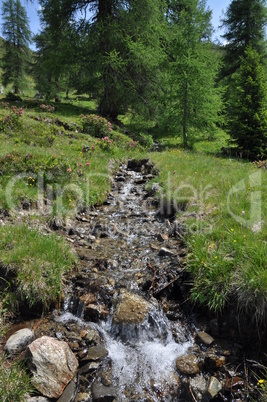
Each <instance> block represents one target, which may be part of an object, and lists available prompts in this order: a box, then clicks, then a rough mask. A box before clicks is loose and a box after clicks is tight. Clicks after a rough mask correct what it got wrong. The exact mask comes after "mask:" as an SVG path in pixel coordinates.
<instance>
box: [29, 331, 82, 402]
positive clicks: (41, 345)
mask: <svg viewBox="0 0 267 402" xmlns="http://www.w3.org/2000/svg"><path fill="white" fill-rule="evenodd" d="M25 359H26V361H27V364H28V366H29V369H30V371H31V373H32V375H33V379H32V384H33V386H34V387H35V388H36V389H37V390H38V391H39V392H40V393H41V394H42V395H44V396H47V397H48V398H59V397H60V395H61V394H62V392H63V391H64V389H65V387H66V386H67V384H68V383H69V382H70V381H71V380H72V378H73V377H74V376H75V374H76V372H77V368H78V361H77V359H76V357H75V355H74V354H73V352H72V351H71V350H70V348H69V346H68V344H67V343H66V342H64V341H58V340H57V339H55V338H51V337H48V336H43V337H41V338H39V339H36V340H35V341H34V342H32V343H31V344H30V345H29V346H28V348H27V349H26V353H25Z"/></svg>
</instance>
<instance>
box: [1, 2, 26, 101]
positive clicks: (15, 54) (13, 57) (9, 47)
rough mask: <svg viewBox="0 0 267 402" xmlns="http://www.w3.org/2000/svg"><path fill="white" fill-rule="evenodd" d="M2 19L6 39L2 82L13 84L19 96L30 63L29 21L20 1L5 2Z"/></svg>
mask: <svg viewBox="0 0 267 402" xmlns="http://www.w3.org/2000/svg"><path fill="white" fill-rule="evenodd" d="M2 18H3V21H4V22H3V24H2V34H3V37H4V39H5V42H4V49H5V52H4V56H3V58H2V66H3V67H2V68H3V75H2V82H3V85H5V86H6V85H8V84H13V86H14V92H15V93H16V94H17V93H19V90H20V89H21V88H22V87H23V83H24V81H25V73H26V69H27V65H28V61H29V48H28V45H29V43H30V38H31V32H30V29H29V21H28V18H27V14H26V10H25V8H24V7H23V6H22V5H21V2H20V0H5V1H3V4H2Z"/></svg>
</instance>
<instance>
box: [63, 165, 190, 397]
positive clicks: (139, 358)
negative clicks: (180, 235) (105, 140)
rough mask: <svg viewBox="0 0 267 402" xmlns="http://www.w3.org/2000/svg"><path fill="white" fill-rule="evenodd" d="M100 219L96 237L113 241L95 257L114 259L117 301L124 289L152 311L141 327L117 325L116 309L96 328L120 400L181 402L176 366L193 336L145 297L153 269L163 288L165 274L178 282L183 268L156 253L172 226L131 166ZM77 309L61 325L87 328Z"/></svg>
mask: <svg viewBox="0 0 267 402" xmlns="http://www.w3.org/2000/svg"><path fill="white" fill-rule="evenodd" d="M152 204H153V203H152ZM97 213H98V218H97V219H98V221H97V223H96V225H95V227H94V232H95V233H96V232H97V229H99V228H100V230H101V231H102V232H104V233H107V235H105V237H104V236H103V238H102V239H101V241H100V242H99V243H98V244H97V247H96V249H95V255H97V256H99V255H103V256H105V258H107V259H108V262H107V268H108V269H107V273H106V272H105V275H106V276H107V277H108V280H109V282H111V283H113V284H114V289H115V292H114V294H113V299H116V297H119V295H120V292H121V291H122V289H123V290H124V291H127V292H130V294H138V295H141V296H142V297H144V300H146V301H147V302H149V306H150V307H149V312H148V314H147V315H146V317H145V318H144V319H143V321H142V322H140V323H127V322H126V323H124V322H122V323H119V324H118V323H115V322H114V319H113V310H114V308H115V307H114V306H112V308H111V312H110V314H109V316H108V317H107V318H105V319H102V320H96V322H95V323H93V324H92V322H90V326H91V327H92V325H93V327H94V328H95V329H96V330H97V331H98V332H99V333H100V334H101V336H102V337H103V339H104V343H105V347H106V349H107V350H108V357H109V359H110V361H111V362H112V363H111V365H112V384H113V386H115V388H116V400H117V401H118V402H122V401H129V400H135V401H136V400H138V401H155V402H160V401H165V402H168V401H173V402H174V401H179V397H178V394H179V392H178V389H179V377H178V375H177V371H176V369H175V361H176V359H177V357H178V356H180V355H182V354H184V353H185V352H186V351H187V350H188V348H189V347H190V346H192V344H193V340H192V336H191V334H190V332H188V329H186V327H185V325H184V324H183V323H181V322H179V321H176V322H169V320H168V318H167V317H166V316H165V315H164V313H163V311H162V309H161V308H160V307H159V303H158V301H157V300H156V299H155V298H154V297H153V293H152V294H151V293H148V292H147V291H144V288H147V287H148V285H146V276H147V277H149V278H150V281H149V284H150V286H151V284H152V283H153V280H151V278H152V277H153V272H151V270H150V272H149V269H148V267H147V264H150V266H151V265H153V266H154V267H157V269H158V272H159V273H160V272H162V283H160V279H158V281H159V283H160V285H161V286H164V284H165V282H166V278H165V277H164V275H163V273H166V272H168V273H169V275H170V277H169V279H172V276H171V275H174V274H175V271H176V270H177V269H178V268H179V261H178V260H177V258H176V257H171V256H160V255H159V250H158V249H153V248H151V243H153V241H154V242H155V241H156V240H155V239H156V236H157V235H158V234H162V233H166V231H167V228H168V225H169V222H167V223H166V220H165V219H163V218H162V217H160V215H159V214H158V211H157V209H156V208H155V207H154V206H153V205H151V198H149V197H148V194H147V193H146V192H145V182H144V180H143V174H141V173H138V172H135V171H129V170H127V168H126V166H122V167H121V169H120V172H119V173H118V176H117V178H115V181H114V184H113V189H112V192H111V194H110V196H109V197H108V199H107V202H106V205H105V206H103V207H100V208H99V209H98V210H97ZM99 219H100V222H99ZM100 237H101V236H100ZM167 245H168V246H169V247H172V249H173V250H174V249H175V247H176V248H177V247H178V244H176V240H175V239H172V240H171V241H170V242H169V243H168V244H167ZM164 246H165V244H164ZM159 247H160V245H159ZM174 255H175V253H174ZM92 264H93V263H92V262H88V266H85V270H86V269H87V270H88V273H89V272H90V269H91V266H92ZM103 275H104V274H103ZM72 300H73V299H72ZM72 307H73V306H72V305H71V303H70V301H69V300H68V303H66V304H65V307H64V308H63V310H62V312H61V315H60V316H59V317H58V318H57V320H58V321H62V322H65V323H66V322H71V321H75V320H77V322H79V324H80V325H81V324H82V325H83V326H85V327H86V325H87V324H88V323H87V322H86V320H84V319H83V308H82V305H81V304H78V307H77V306H76V307H75V309H73V308H72ZM73 310H75V311H74V312H75V315H76V317H75V316H74V315H73V314H72V313H73ZM174 334H175V337H174Z"/></svg>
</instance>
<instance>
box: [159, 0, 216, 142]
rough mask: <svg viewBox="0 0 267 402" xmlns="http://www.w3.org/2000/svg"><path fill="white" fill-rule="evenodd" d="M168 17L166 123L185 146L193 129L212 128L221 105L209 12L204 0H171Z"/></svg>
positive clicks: (192, 139) (193, 134) (191, 135)
mask: <svg viewBox="0 0 267 402" xmlns="http://www.w3.org/2000/svg"><path fill="white" fill-rule="evenodd" d="M168 20H169V25H170V38H171V40H170V44H169V48H168V52H169V74H168V80H167V87H168V90H167V96H168V102H167V104H166V114H167V116H168V122H169V123H168V124H169V125H170V124H172V127H173V129H174V130H175V131H176V132H178V135H180V136H182V140H183V146H184V147H188V146H190V145H191V143H192V142H193V141H194V137H195V136H196V135H195V133H196V131H197V130H198V131H199V129H201V130H202V131H203V130H210V129H211V128H212V127H213V125H214V124H215V122H216V120H217V119H218V112H219V110H220V108H221V106H222V105H221V96H220V93H219V90H218V89H217V88H216V85H215V81H216V75H217V72H218V58H217V55H216V52H215V51H214V49H213V47H212V43H211V39H210V38H211V32H212V26H211V22H210V20H211V12H210V11H209V10H207V9H206V2H205V1H198V0H187V1H179V0H172V1H170V2H169V9H168ZM170 122H171V123H170Z"/></svg>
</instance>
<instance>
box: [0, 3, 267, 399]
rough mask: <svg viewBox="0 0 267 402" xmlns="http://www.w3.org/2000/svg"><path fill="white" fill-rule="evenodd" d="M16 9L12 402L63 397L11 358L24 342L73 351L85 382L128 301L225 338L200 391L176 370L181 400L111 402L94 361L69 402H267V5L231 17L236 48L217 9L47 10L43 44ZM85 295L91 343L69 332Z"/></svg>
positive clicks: (4, 247) (128, 6)
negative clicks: (63, 318)
mask: <svg viewBox="0 0 267 402" xmlns="http://www.w3.org/2000/svg"><path fill="white" fill-rule="evenodd" d="M28 1H29V2H30V0H28ZM1 4H2V5H1V11H0V12H1V17H2V20H1V21H2V25H1V33H0V35H1V37H0V89H1V90H0V142H1V148H0V356H1V357H0V394H1V395H2V398H3V402H11V401H14V402H20V401H22V402H25V401H26V400H27V402H28V401H29V402H30V401H31V402H34V401H36V399H34V398H35V397H36V398H38V397H39V396H40V395H42V396H43V397H48V398H51V399H47V400H49V401H50V400H51V401H55V400H57V398H58V396H55V395H53V396H49V395H48V394H46V393H45V390H43V391H42V392H41V391H40V389H39V388H38V385H36V384H35V385H34V386H33V385H32V384H33V383H32V382H31V381H32V374H31V376H29V370H28V369H26V368H25V367H24V363H22V361H21V356H22V355H21V354H19V355H18V354H15V355H14V356H13V355H12V354H11V355H10V356H6V355H5V353H3V351H5V349H4V348H5V347H6V346H5V344H6V341H7V338H8V336H9V334H10V333H11V332H12V329H14V328H17V327H16V325H20V324H21V323H22V324H24V323H27V325H31V328H34V330H35V332H36V334H37V335H36V337H37V338H39V337H41V335H43V334H46V335H47V334H49V335H51V334H52V336H51V337H52V338H53V337H54V338H55V337H58V339H61V340H66V341H67V342H68V344H69V345H70V347H71V349H72V351H73V353H74V354H75V356H76V358H77V361H78V362H79V367H80V369H79V370H82V369H83V368H84V367H85V366H84V360H83V359H84V355H83V353H85V352H84V350H85V349H84V348H85V346H84V345H85V344H86V342H87V344H86V345H87V346H86V348H87V347H88V345H89V349H90V348H91V347H99V346H101V347H102V346H103V344H102V343H101V342H102V341H103V340H102V337H103V336H102V335H103V333H104V331H105V330H106V326H105V325H104V324H103V322H104V321H105V320H106V318H107V315H108V314H112V311H113V308H114V310H115V307H116V303H117V299H118V294H119V295H120V296H121V298H122V299H123V297H124V296H123V295H124V292H125V291H126V290H127V291H128V289H131V291H132V290H133V289H134V290H133V294H132V296H133V295H134V296H133V300H131V298H130V299H129V300H128V303H129V304H130V305H131V303H133V305H136V306H137V307H138V306H139V303H140V305H141V307H142V309H144V310H145V311H146V308H148V307H147V303H150V304H151V305H153V306H154V307H155V303H158V305H159V306H160V308H162V310H163V311H164V314H165V315H166V316H167V317H169V318H170V321H171V322H172V324H173V323H174V322H175V323H177V322H178V321H179V319H180V316H183V314H185V315H186V316H187V318H186V319H184V328H183V331H185V332H186V330H187V329H186V328H187V327H186V325H187V324H188V323H189V322H190V323H191V324H192V322H193V324H192V326H191V327H190V330H188V331H189V332H190V331H192V333H193V335H192V338H193V339H194V340H195V339H198V332H196V327H198V328H200V332H203V331H206V330H207V332H209V331H210V332H211V334H212V336H214V338H215V340H216V343H215V346H214V348H213V346H212V347H211V348H210V345H208V346H207V344H206V345H204V346H203V345H202V346H199V345H194V348H195V349H194V350H193V354H194V353H195V351H196V350H197V351H198V353H199V356H202V357H199V356H198V358H199V359H200V360H199V366H200V370H201V375H199V376H198V374H197V375H195V374H196V373H194V374H193V375H192V373H185V374H184V373H182V374H181V373H180V372H179V369H178V373H179V376H180V380H179V381H178V383H179V384H180V381H181V388H182V390H181V391H179V392H180V393H179V397H178V396H177V395H178V394H177V392H176V391H175V392H176V394H177V395H176V394H175V395H176V397H175V398H176V399H175V398H174V397H172V396H170V395H171V392H172V390H171V387H170V388H168V387H167V386H166V384H165V385H163V386H162V388H161V390H162V394H161V393H160V391H159V390H156V391H155V389H156V387H154V388H153V386H151V389H150V386H146V387H147V388H146V390H145V392H147V394H145V396H143V399H138V397H140V396H138V395H139V394H138V392H137V391H136V390H132V389H130V388H129V389H128V388H127V385H124V386H123V387H124V388H123V391H122V392H123V393H124V392H125V395H126V397H125V398H126V399H119V398H118V399H114V398H115V396H114V395H113V394H112V395H111V396H110V394H109V392H110V389H113V385H114V387H115V388H116V387H117V385H116V384H117V383H116V381H117V380H116V379H114V378H115V377H116V376H115V377H114V378H113V377H112V378H113V380H112V384H113V385H112V386H111V387H110V385H109V386H106V385H105V386H104V388H105V387H106V388H105V389H106V392H107V394H106V395H101V396H98V393H97V392H98V391H99V390H95V389H94V385H93V384H96V385H97V384H98V379H99V378H100V377H101V375H102V377H104V376H105V375H104V374H103V373H104V372H103V371H101V370H102V369H103V367H104V368H105V369H106V368H107V367H108V364H109V363H108V362H106V361H105V360H103V361H104V362H106V363H103V362H102V361H101V364H100V363H99V362H98V361H97V363H95V362H94V363H93V365H94V364H96V365H97V364H99V367H98V368H97V369H95V368H93V369H91V368H90V369H88V370H89V371H90V373H89V374H90V376H91V377H90V381H89V380H88V378H87V379H86V378H85V377H84V376H85V374H84V372H81V379H80V383H79V381H78V380H77V389H76V391H75V392H76V394H77V396H76V397H75V395H74V396H73V399H68V397H66V398H67V399H66V401H68V402H69V401H70V400H73V401H74V400H75V401H79V402H80V401H81V402H82V401H84V402H87V401H100V400H101V401H106V400H107V401H111V400H112V401H113V400H114V401H115V400H118V401H119V402H120V401H121V400H123V401H127V400H140V401H141V400H142V401H143V400H146V401H148V400H149V401H153V402H166V401H171V402H174V401H177V402H178V401H179V402H188V401H192V402H193V401H194V402H195V401H196V400H197V401H203V402H204V401H206V400H214V401H216V402H218V401H219V402H221V401H226V400H231V401H248V400H249V401H263V402H264V401H266V396H267V358H266V357H267V350H266V335H267V269H266V268H267V264H266V262H267V247H266V241H267V203H266V189H267V178H266V168H267V74H266V73H267V46H266V43H267V42H266V41H267V38H266V25H267V5H266V1H265V0H232V1H231V2H230V4H229V6H228V8H227V9H226V12H225V13H224V15H223V16H222V19H221V26H222V28H224V34H223V37H222V43H220V42H219V41H214V39H213V32H214V28H215V27H213V26H212V23H211V17H212V11H211V10H210V9H209V8H208V7H207V4H206V0H80V1H77V0H76V1H74V0H39V6H40V11H39V17H40V31H39V33H38V34H36V35H32V33H31V31H30V25H29V19H28V16H27V11H26V9H27V8H26V7H25V6H23V4H22V2H21V0H3V1H2V3H1ZM33 48H34V50H32V49H33ZM114 188H115V189H116V191H115V190H114ZM129 189H130V190H129ZM127 191H128V192H127ZM127 197H128V198H127ZM127 200H128V201H127ZM149 208H152V209H151V210H150V209H149ZM153 208H158V209H155V210H154V209H153ZM161 224H162V226H160V225H161ZM137 241H139V242H140V243H138V246H136V248H135V242H137ZM114 244H115V245H114ZM109 253H110V254H109ZM122 258H124V259H125V260H124V262H122V261H121V259H122ZM127 264H128V265H130V266H131V268H132V269H133V271H134V274H133V278H134V281H135V282H134V284H133V285H129V283H126V280H127V278H128V276H129V275H130V274H129V272H128V270H129V267H128V266H127ZM85 267H86V268H85ZM135 270H136V271H135ZM88 278H89V279H88ZM124 281H125V282H124ZM70 291H73V295H72V296H73V298H72V299H71V300H72V302H73V300H76V299H77V300H78V302H79V303H80V301H83V303H84V309H85V310H84V311H85V318H86V314H87V319H88V321H89V322H90V324H91V320H92V322H94V325H95V326H93V327H92V328H90V330H89V329H88V328H87V327H86V325H87V324H88V322H86V324H85V329H86V331H87V332H86V331H85V332H86V334H85V335H84V338H83V337H82V336H81V335H80V334H81V333H82V331H84V327H80V326H79V325H80V321H75V325H74V324H73V323H63V322H59V321H56V319H55V316H57V315H58V314H59V315H60V314H62V305H63V304H64V306H65V304H66V301H67V300H68V297H69V296H70V295H69V293H68V292H70ZM126 293H127V292H126ZM136 295H138V297H143V299H138V300H137V299H135V297H136ZM74 296H75V297H74ZM75 298H76V299H75ZM116 298H117V299H116ZM77 300H76V301H77ZM88 300H90V301H88ZM136 300H137V301H136ZM140 300H141V301H140ZM153 303H154V304H153ZM74 304H75V303H74ZM99 308H100V310H99ZM55 311H56V313H55ZM99 311H100V312H99ZM181 311H182V312H181ZM139 313H140V314H141V313H143V311H141V312H139ZM53 314H54V315H53ZM117 316H119V314H117ZM177 317H178V318H177ZM150 318H151V317H150ZM113 319H114V318H113ZM153 319H154V318H153V317H152V318H151V320H152V321H153ZM198 319H199V321H198V323H197V324H196V323H195V321H194V320H198ZM202 319H203V322H204V324H203V323H202ZM157 320H158V325H160V324H159V323H161V321H160V319H159V316H158V315H156V321H157ZM185 322H186V323H185ZM29 323H30V324H29ZM102 324H103V327H101V328H102V329H101V331H102V332H101V331H99V334H98V335H97V336H96V338H94V339H93V340H92V339H91V338H90V336H91V334H92V333H96V332H97V331H96V328H98V327H97V325H99V326H100V325H102ZM148 324H149V325H150V324H151V322H150V323H148ZM148 324H147V325H148ZM88 325H89V324H88ZM149 325H148V326H149ZM173 325H174V324H173ZM75 326H76V327H75ZM74 327H75V328H74ZM55 328H57V330H56V329H55ZM131 328H132V327H131ZM188 328H189V327H188ZM113 329H114V328H113ZM117 329H118V328H117V327H116V329H115V330H116V331H117ZM124 329H125V328H124ZM10 331H11V332H10ZM75 331H76V332H75ZM78 331H80V332H79V333H78ZM194 331H195V332H194ZM122 332H123V331H122ZM137 332H138V331H137ZM163 332H164V331H163ZM172 332H173V333H172V336H173V334H175V337H176V338H177V337H178V338H179V334H178V332H179V331H176V332H175V331H172ZM189 332H188V333H189ZM83 333H84V332H83ZM88 334H89V335H90V336H89V335H88ZM125 334H126V331H125V332H124V336H125ZM127 334H128V333H127ZM108 336H111V334H109V335H108ZM72 337H73V338H72ZM155 337H156V339H157V336H155ZM89 338H90V341H88V339H89ZM100 338H101V341H100ZM176 338H175V339H176ZM224 342H226V345H227V346H224V345H225V344H224ZM122 343H123V342H122ZM92 345H93V346H92ZM212 345H214V344H212ZM105 347H107V345H106V344H105ZM215 348H217V349H216V350H215ZM86 350H87V349H86ZM209 352H210V354H209ZM115 354H116V353H115ZM152 354H153V353H152ZM118 355H119V354H118ZM190 356H191V357H192V355H190ZM203 356H204V357H203ZM214 356H215V357H214ZM113 357H114V356H113ZM194 357H195V356H194ZM115 358H116V356H115V357H114V362H115V361H116V359H115ZM201 359H202V360H201ZM22 360H23V359H22ZM133 360H134V359H133ZM226 362H227V363H226ZM173 363H174V365H175V362H174V361H173ZM90 364H91V363H90ZM102 364H104V366H103V367H102V366H101V365H102ZM105 364H106V365H105ZM114 364H115V363H114ZM176 364H177V363H176ZM129 365H130V364H129ZM156 365H158V363H157V364H156ZM159 365H160V364H159ZM94 367H95V366H94ZM162 367H164V368H165V367H166V366H165V365H164V364H163V365H162ZM33 371H34V370H33ZM107 371H108V369H107ZM121 371H122V372H123V369H122V368H121ZM133 371H135V369H134V370H133ZM92 373H93V374H92ZM76 374H77V373H76ZM76 374H75V375H76ZM87 374H88V373H87ZM89 374H88V375H89ZM135 374H136V373H135ZM79 375H80V374H79ZM79 375H78V377H79ZM132 375H134V374H132ZM202 375H203V378H205V381H206V388H205V387H204V390H202V391H201V390H200V388H201V387H200V385H199V384H198V385H199V387H200V388H199V389H198V388H197V386H195V385H194V384H195V383H194V381H195V380H197V377H201V376H202ZM155 376H156V374H155ZM102 377H101V378H102ZM30 378H31V379H30ZM214 378H215V380H214ZM170 379H172V374H171V375H170ZM167 380H168V378H167ZM99 381H100V380H99ZM101 381H102V380H101ZM101 381H100V382H101ZM153 381H154V379H153V380H152V381H151V384H152V383H153V384H154V382H153ZM212 381H218V382H219V384H218V383H217V386H218V389H217V391H216V392H215V393H214V395H213V394H212V395H213V396H211V394H210V393H209V392H211V393H212V392H213V391H211V390H210V384H211V383H212ZM235 381H236V383H237V385H236V384H235ZM88 382H90V387H91V385H92V387H91V388H90V387H89V385H88ZM104 382H105V381H104ZM106 382H107V381H106ZM167 382H168V381H167ZM178 383H177V384H178ZM177 384H176V385H177ZM229 384H230V385H229ZM99 387H100V389H101V390H102V388H103V382H102V383H101V386H99ZM194 387H195V388H194ZM44 388H46V387H44ZM142 391H144V390H142ZM64 392H65V391H64ZM91 392H92V395H93V396H92V397H91V396H90V395H91ZM127 392H128V394H127ZM164 392H165V393H164ZM89 394H90V395H89ZM25 395H27V398H29V399H25V398H26V396H25ZM29 395H33V398H30V397H29ZM51 395H52V394H51ZM83 395H85V396H83ZM86 395H87V396H86ZM88 395H89V396H88ZM94 395H95V396H94ZM127 395H128V396H127ZM160 395H161V396H160ZM166 395H167V396H166ZM207 395H209V396H207ZM61 398H62V397H60V401H61V400H62V399H61ZM79 398H80V399H79ZM83 398H84V399H83ZM86 398H87V399H86ZM90 398H91V399H90ZM105 398H106V399H105ZM112 398H113V399H112ZM127 398H130V399H127ZM135 398H136V399H135ZM140 398H141V397H140ZM145 398H148V399H145ZM168 398H169V399H168ZM183 398H184V399H183ZM205 398H206V399H205ZM207 398H208V399H207ZM229 398H230V399H229ZM63 401H64V399H63Z"/></svg>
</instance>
